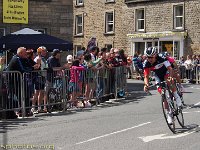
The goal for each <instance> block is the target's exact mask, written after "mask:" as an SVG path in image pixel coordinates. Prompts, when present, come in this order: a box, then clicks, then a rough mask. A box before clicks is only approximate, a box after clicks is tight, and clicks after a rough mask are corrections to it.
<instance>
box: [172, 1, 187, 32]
mask: <svg viewBox="0 0 200 150" xmlns="http://www.w3.org/2000/svg"><path fill="white" fill-rule="evenodd" d="M180 6H182V8H183V12H182V13H183V15H182V16H176V9H177V7H180ZM172 12H173V29H175V30H184V26H185V23H184V22H185V16H184V14H185V8H184V3H177V4H173V6H172ZM177 18H182V26H181V27H177V26H176V21H177Z"/></svg>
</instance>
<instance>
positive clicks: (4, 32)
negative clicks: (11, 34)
mask: <svg viewBox="0 0 200 150" xmlns="http://www.w3.org/2000/svg"><path fill="white" fill-rule="evenodd" d="M0 30H3V32H2V33H3V35H2V36H5V35H6V28H0ZM0 37H1V36H0Z"/></svg>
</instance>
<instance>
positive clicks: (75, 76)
mask: <svg viewBox="0 0 200 150" xmlns="http://www.w3.org/2000/svg"><path fill="white" fill-rule="evenodd" d="M83 70H84V67H82V66H80V62H79V60H78V59H75V60H74V61H73V62H72V66H71V67H70V81H69V91H70V93H71V97H70V101H71V102H73V103H75V101H76V98H77V96H78V95H79V92H80V89H79V84H78V81H79V76H80V71H83Z"/></svg>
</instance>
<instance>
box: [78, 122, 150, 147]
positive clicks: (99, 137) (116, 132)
mask: <svg viewBox="0 0 200 150" xmlns="http://www.w3.org/2000/svg"><path fill="white" fill-rule="evenodd" d="M150 123H151V122H146V123H142V124H139V125H137V126H133V127H130V128H127V129H123V130H119V131H115V132H112V133H109V134H105V135H102V136H98V137H95V138H92V139H89V140H86V141H82V142H79V143H76V145H79V144H83V143H87V142H91V141H94V140H97V139H101V138H104V137H107V136H110V135H114V134H118V133H121V132H125V131H128V130H132V129H134V128H138V127H141V126H144V125H147V124H150Z"/></svg>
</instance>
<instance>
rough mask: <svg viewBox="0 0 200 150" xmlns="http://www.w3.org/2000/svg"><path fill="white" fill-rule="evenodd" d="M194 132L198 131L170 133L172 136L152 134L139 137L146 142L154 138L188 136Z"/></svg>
mask: <svg viewBox="0 0 200 150" xmlns="http://www.w3.org/2000/svg"><path fill="white" fill-rule="evenodd" d="M194 132H196V131H192V132H184V133H180V134H176V135H170V136H167V134H158V135H152V136H143V137H139V138H140V139H142V140H143V141H144V142H145V143H147V142H151V141H153V140H165V139H176V138H180V137H184V136H187V135H189V134H192V133H194Z"/></svg>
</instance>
